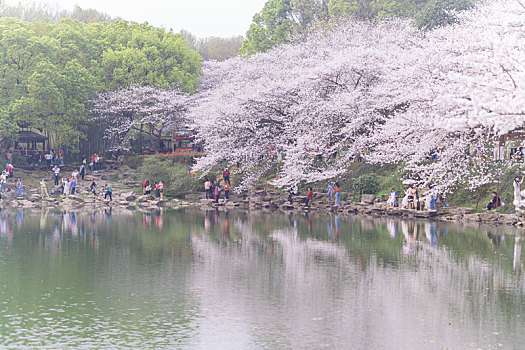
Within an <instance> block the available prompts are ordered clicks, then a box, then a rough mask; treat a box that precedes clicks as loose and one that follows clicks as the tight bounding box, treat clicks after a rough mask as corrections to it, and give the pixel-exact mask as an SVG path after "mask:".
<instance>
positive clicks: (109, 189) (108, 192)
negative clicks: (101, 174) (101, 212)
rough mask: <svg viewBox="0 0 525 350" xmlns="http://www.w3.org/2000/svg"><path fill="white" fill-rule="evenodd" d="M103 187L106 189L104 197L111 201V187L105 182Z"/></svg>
mask: <svg viewBox="0 0 525 350" xmlns="http://www.w3.org/2000/svg"><path fill="white" fill-rule="evenodd" d="M104 189H105V190H106V193H105V194H104V199H108V197H109V201H110V202H111V201H113V197H112V195H113V189H112V188H111V186H109V185H108V184H106V186H104Z"/></svg>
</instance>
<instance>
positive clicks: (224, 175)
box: [222, 168, 230, 185]
mask: <svg viewBox="0 0 525 350" xmlns="http://www.w3.org/2000/svg"><path fill="white" fill-rule="evenodd" d="M222 178H223V179H224V182H225V183H227V184H228V185H229V184H230V171H229V170H228V168H225V169H224V171H223V172H222Z"/></svg>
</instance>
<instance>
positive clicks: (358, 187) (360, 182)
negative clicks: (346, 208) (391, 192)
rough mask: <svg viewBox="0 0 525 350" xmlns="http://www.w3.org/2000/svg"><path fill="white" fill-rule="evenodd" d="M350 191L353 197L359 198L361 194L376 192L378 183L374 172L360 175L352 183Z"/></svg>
mask: <svg viewBox="0 0 525 350" xmlns="http://www.w3.org/2000/svg"><path fill="white" fill-rule="evenodd" d="M352 192H353V193H354V199H355V200H360V199H361V195H362V194H377V192H379V183H378V182H377V178H376V175H375V174H363V175H360V176H359V177H358V178H357V179H355V181H354V182H353V183H352Z"/></svg>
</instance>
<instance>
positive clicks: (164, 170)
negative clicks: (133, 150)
mask: <svg viewBox="0 0 525 350" xmlns="http://www.w3.org/2000/svg"><path fill="white" fill-rule="evenodd" d="M139 174H140V176H141V180H149V181H150V183H151V184H152V185H153V183H154V181H157V182H158V181H162V182H164V187H165V193H166V195H178V194H183V193H190V192H195V191H200V190H202V189H203V188H204V180H202V179H198V178H194V177H192V176H188V166H187V165H186V164H180V163H176V162H173V160H172V159H163V158H161V157H145V158H144V159H143V162H142V165H141V166H140V167H139Z"/></svg>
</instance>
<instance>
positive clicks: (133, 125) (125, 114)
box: [92, 85, 190, 151]
mask: <svg viewBox="0 0 525 350" xmlns="http://www.w3.org/2000/svg"><path fill="white" fill-rule="evenodd" d="M189 104H190V97H189V96H188V95H187V94H184V93H182V92H180V91H178V90H171V89H161V88H155V87H151V86H138V85H132V86H130V87H128V88H124V89H120V90H117V91H111V92H105V93H101V94H99V95H98V97H97V98H96V99H95V100H94V101H93V109H92V111H93V113H94V115H95V117H94V120H95V121H97V122H101V123H104V124H105V125H106V135H105V136H106V137H107V138H109V139H111V140H112V141H113V147H112V150H127V149H129V148H130V139H131V138H132V137H135V136H137V135H139V137H142V135H145V137H146V138H147V139H149V140H150V141H151V144H152V145H153V147H154V149H155V150H156V151H158V149H159V142H160V137H161V136H162V135H163V133H166V131H167V130H169V129H170V128H171V127H172V126H174V125H185V124H186V119H185V112H186V109H187V108H188V106H189Z"/></svg>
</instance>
